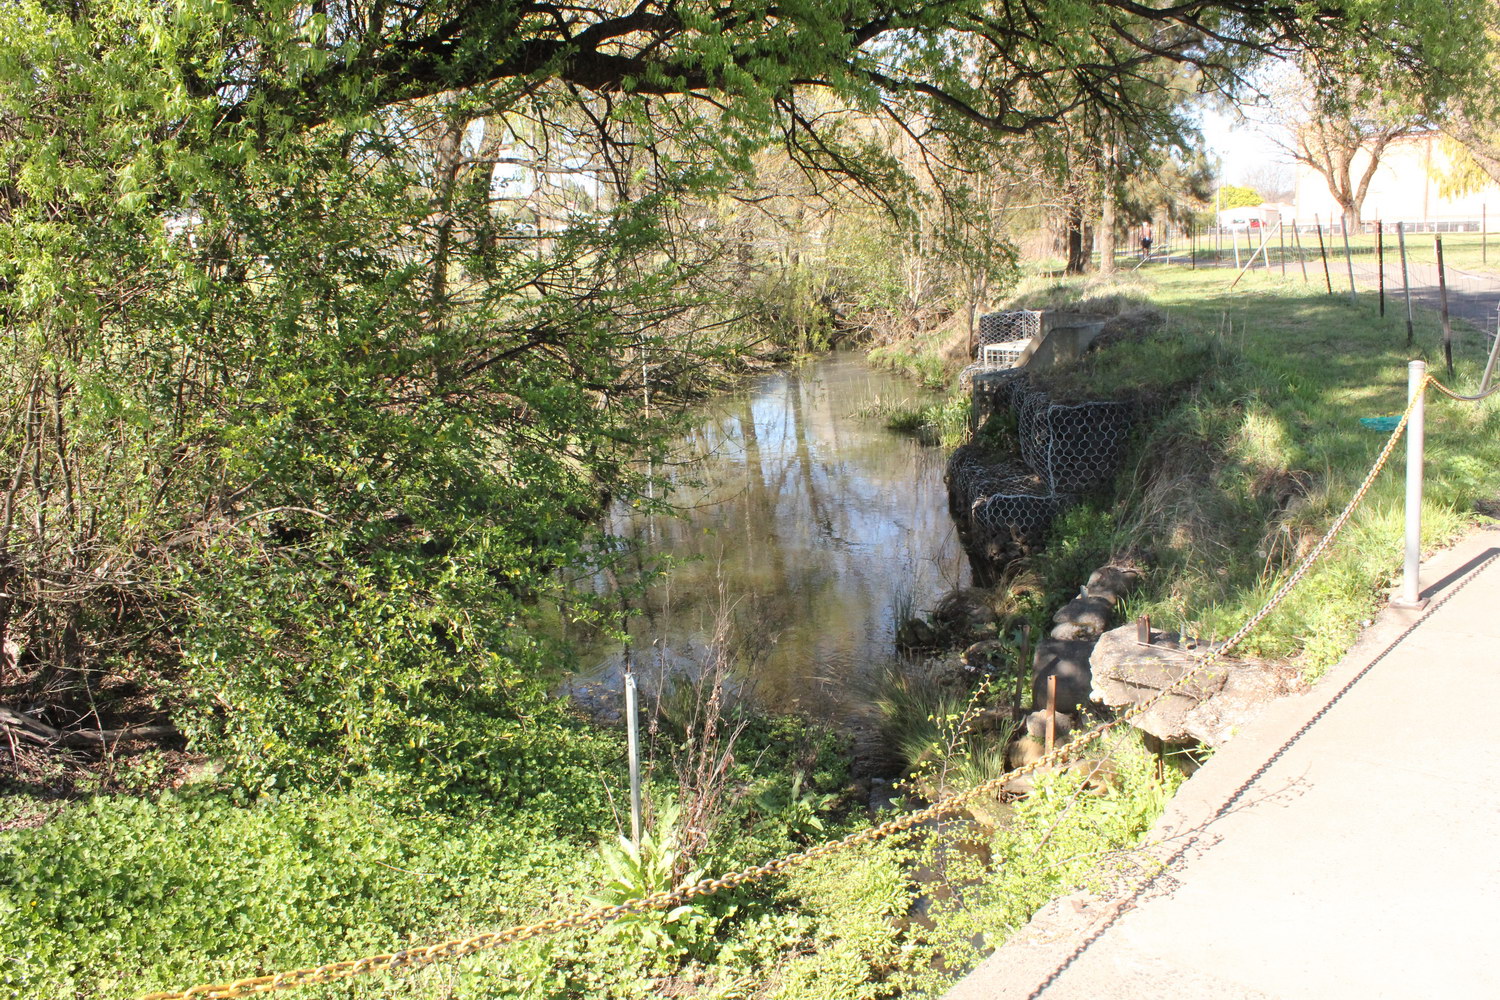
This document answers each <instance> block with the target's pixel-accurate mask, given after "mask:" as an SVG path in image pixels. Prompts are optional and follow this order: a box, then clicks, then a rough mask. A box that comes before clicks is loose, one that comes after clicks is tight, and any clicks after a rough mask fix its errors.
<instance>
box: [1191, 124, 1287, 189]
mask: <svg viewBox="0 0 1500 1000" xmlns="http://www.w3.org/2000/svg"><path fill="white" fill-rule="evenodd" d="M1202 122H1203V140H1204V143H1205V145H1206V146H1207V148H1208V154H1209V157H1210V159H1212V158H1214V157H1218V160H1219V175H1220V177H1221V178H1222V179H1223V181H1224V183H1226V184H1244V183H1245V182H1246V181H1248V180H1250V179H1251V178H1252V177H1253V176H1254V175H1255V174H1256V173H1257V172H1259V171H1262V170H1264V169H1265V167H1266V166H1267V165H1268V164H1278V163H1290V160H1291V158H1290V157H1289V156H1288V155H1287V154H1286V151H1285V150H1283V149H1281V148H1280V147H1278V146H1277V145H1276V144H1275V143H1274V142H1272V141H1271V139H1270V137H1269V136H1268V135H1267V131H1266V127H1265V126H1262V125H1257V124H1256V123H1255V122H1253V121H1247V120H1245V119H1242V118H1239V117H1238V116H1237V115H1236V114H1235V112H1233V111H1232V110H1217V109H1212V108H1210V109H1207V110H1205V111H1204V112H1203V117H1202ZM1288 169H1290V168H1288Z"/></svg>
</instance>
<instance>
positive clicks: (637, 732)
mask: <svg viewBox="0 0 1500 1000" xmlns="http://www.w3.org/2000/svg"><path fill="white" fill-rule="evenodd" d="M625 737H626V741H627V743H628V744H629V748H630V840H631V843H633V844H635V845H636V846H637V847H639V846H640V843H641V718H640V710H639V709H638V708H637V707H636V688H635V674H634V673H629V672H627V673H626V674H625Z"/></svg>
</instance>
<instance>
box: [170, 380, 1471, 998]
mask: <svg viewBox="0 0 1500 1000" xmlns="http://www.w3.org/2000/svg"><path fill="white" fill-rule="evenodd" d="M1429 383H1430V384H1437V382H1436V379H1434V378H1433V377H1432V376H1431V375H1429V376H1427V377H1426V380H1425V381H1424V382H1423V384H1422V385H1421V386H1418V389H1417V392H1416V393H1415V394H1414V395H1413V396H1412V401H1411V402H1410V403H1409V404H1408V405H1407V408H1406V412H1405V413H1403V414H1402V415H1401V421H1400V423H1398V424H1397V425H1396V429H1395V430H1394V431H1392V432H1391V436H1390V438H1389V439H1387V441H1386V443H1385V447H1384V448H1383V449H1382V450H1381V452H1380V456H1379V457H1378V458H1377V459H1376V460H1375V464H1374V465H1373V466H1372V467H1371V469H1370V472H1369V474H1368V475H1366V476H1365V479H1364V482H1362V483H1361V484H1360V486H1359V489H1358V490H1356V491H1355V494H1354V497H1353V498H1352V499H1351V500H1350V501H1349V503H1348V504H1347V505H1346V506H1345V507H1344V509H1343V510H1342V511H1341V512H1340V513H1339V515H1338V517H1336V518H1334V520H1333V524H1332V525H1331V526H1330V527H1329V529H1328V531H1327V532H1326V533H1325V534H1324V535H1323V537H1322V539H1320V540H1319V542H1318V544H1317V545H1315V546H1314V547H1313V549H1312V551H1311V552H1309V553H1308V554H1307V555H1306V556H1305V557H1303V559H1302V561H1301V562H1300V563H1298V565H1297V568H1296V569H1294V570H1293V571H1292V574H1291V576H1289V577H1288V578H1287V580H1286V582H1285V583H1283V584H1282V585H1281V586H1280V587H1279V588H1278V589H1277V590H1276V593H1275V594H1273V595H1271V598H1270V599H1269V600H1268V601H1266V603H1265V604H1264V605H1262V606H1261V608H1260V610H1259V611H1257V612H1256V613H1255V614H1254V615H1252V616H1251V617H1250V619H1249V620H1248V621H1247V622H1245V624H1244V625H1243V626H1241V627H1240V629H1239V631H1237V632H1235V633H1234V634H1233V635H1232V636H1230V637H1229V638H1228V639H1226V640H1224V642H1223V643H1222V644H1220V645H1218V646H1217V647H1215V648H1214V649H1212V650H1211V651H1210V652H1209V653H1208V654H1207V655H1206V656H1204V657H1203V658H1202V659H1200V660H1199V661H1198V664H1197V665H1196V666H1195V667H1193V668H1192V669H1191V670H1188V671H1186V672H1185V673H1183V674H1182V675H1181V676H1180V677H1178V678H1177V679H1176V680H1175V681H1173V682H1172V683H1171V684H1168V685H1167V686H1166V687H1164V688H1162V689H1161V690H1160V691H1158V692H1157V693H1156V694H1154V695H1152V696H1151V697H1150V698H1148V699H1147V700H1145V701H1143V702H1141V703H1139V704H1137V705H1134V706H1132V707H1131V708H1129V709H1127V710H1126V711H1124V712H1122V713H1121V714H1120V715H1118V716H1116V717H1115V718H1114V719H1113V720H1111V721H1109V722H1106V723H1104V724H1102V725H1100V726H1096V727H1095V728H1093V729H1090V730H1088V731H1087V732H1085V733H1083V734H1081V735H1080V736H1078V737H1077V738H1075V739H1074V740H1072V741H1071V742H1069V743H1066V744H1064V745H1062V746H1060V747H1057V748H1056V749H1055V750H1053V751H1052V752H1051V753H1049V754H1044V755H1043V756H1041V757H1039V758H1037V759H1036V760H1034V761H1032V762H1031V763H1029V764H1025V765H1023V766H1021V767H1018V768H1016V769H1015V770H1012V771H1007V772H1006V773H1005V774H1002V775H1000V776H998V777H995V778H991V779H989V780H988V781H984V782H982V783H980V784H978V785H975V786H974V787H973V788H970V789H967V790H965V791H962V792H957V793H955V794H953V795H950V796H948V797H947V798H944V799H941V800H939V801H937V802H935V803H933V804H932V805H930V806H928V807H926V808H925V809H918V810H917V811H915V812H910V813H907V814H906V815H904V816H898V817H896V818H895V819H892V820H888V821H887V822H885V823H881V824H880V825H879V826H874V827H870V828H869V829H866V830H861V831H858V832H856V833H851V834H850V835H849V836H847V837H844V838H842V839H841V840H833V841H827V842H825V843H822V844H818V845H816V846H813V847H809V848H807V849H806V850H803V851H798V852H797V853H795V854H789V855H786V856H784V857H780V858H777V859H775V860H774V861H768V862H766V863H765V864H762V865H754V866H752V867H749V868H742V869H740V870H739V871H735V872H730V873H729V874H727V875H722V876H720V877H719V878H709V879H703V880H702V881H700V882H695V883H693V884H692V885H685V886H679V887H678V888H676V889H669V890H663V891H661V892H655V893H652V894H651V895H648V896H644V897H642V898H641V899H635V900H631V901H630V902H627V903H621V904H619V905H618V906H601V907H597V908H595V909H590V910H578V911H575V912H573V913H569V914H565V915H563V916H559V917H552V918H550V919H547V920H542V921H538V922H537V923H533V924H524V925H521V926H517V927H511V928H508V929H506V930H501V931H491V932H489V933H485V934H476V935H474V936H473V937H467V938H455V939H453V940H450V941H442V942H439V943H437V944H431V945H426V946H424V947H419V948H409V949H407V950H405V951H398V952H392V953H389V954H379V955H369V956H367V957H365V958H360V959H352V960H349V961H344V962H332V963H329V964H327V965H320V966H316V967H313V968H306V969H293V970H291V971H288V972H280V973H277V974H275V975H270V976H253V977H251V978H248V979H237V980H235V981H234V982H230V983H222V984H219V985H203V986H194V987H191V988H189V989H186V990H180V991H173V992H166V993H152V994H150V995H148V996H146V997H145V998H143V1000H228V998H232V997H243V996H250V995H252V994H255V993H266V992H269V991H271V990H282V989H290V988H292V987H294V986H310V985H312V984H314V983H327V982H333V981H335V980H340V979H349V978H352V977H354V976H359V975H364V974H366V973H371V972H399V971H403V970H406V969H412V968H416V967H418V966H423V965H428V964H430V963H432V962H436V961H440V960H443V959H450V958H460V957H462V956H464V955H472V954H474V953H476V952H480V951H489V950H492V949H495V948H499V947H502V946H504V945H508V944H515V943H516V942H518V941H525V940H528V939H530V938H534V937H540V936H541V935H544V934H552V933H555V932H557V931H563V930H574V929H578V928H583V927H594V926H602V925H604V924H607V923H610V922H612V921H615V920H618V919H620V918H621V917H625V916H629V915H631V914H636V913H645V912H649V911H652V910H662V909H667V908H669V907H673V906H680V905H682V904H683V903H686V902H688V901H689V900H693V899H697V898H699V897H701V896H708V895H712V894H713V893H716V892H720V891H722V890H724V889H733V888H737V887H739V886H742V885H747V884H750V883H752V882H758V881H760V880H761V879H763V878H766V877H767V876H770V875H779V874H781V873H783V872H785V871H787V870H789V869H791V868H794V867H796V866H797V865H800V864H803V863H805V862H808V861H812V860H814V859H816V858H821V857H826V856H828V855H830V854H836V853H839V852H841V851H844V850H848V849H849V848H853V847H858V846H860V845H862V844H868V843H873V842H875V841H877V840H883V839H884V838H886V837H889V836H891V835H892V834H895V833H901V832H903V831H905V830H910V829H911V828H912V827H915V826H919V825H921V824H922V823H926V822H928V821H930V820H935V819H941V818H942V817H944V816H950V815H952V814H954V813H956V812H959V811H961V810H962V809H963V808H964V807H965V806H967V805H968V804H969V803H970V802H973V801H975V800H976V799H979V798H983V797H984V796H987V795H992V794H995V793H998V792H999V791H1001V790H1002V789H1003V788H1004V787H1005V786H1006V785H1008V784H1009V783H1010V782H1012V781H1015V780H1016V779H1017V778H1022V777H1025V776H1026V775H1028V774H1032V773H1035V772H1036V771H1038V770H1041V769H1042V768H1044V767H1052V766H1054V765H1057V764H1060V763H1062V762H1064V761H1067V760H1071V759H1072V758H1073V757H1076V756H1077V755H1078V752H1079V751H1080V750H1082V749H1083V748H1084V747H1087V746H1088V745H1090V744H1092V743H1095V742H1097V741H1098V740H1100V739H1102V738H1103V737H1104V735H1105V734H1106V733H1108V732H1110V731H1111V730H1113V729H1115V728H1117V727H1119V726H1121V725H1124V724H1125V723H1126V722H1129V721H1130V720H1131V719H1135V718H1138V717H1139V716H1141V715H1142V714H1144V713H1145V712H1148V711H1150V710H1151V709H1152V708H1154V707H1155V706H1156V705H1157V704H1158V703H1159V702H1161V701H1162V700H1163V699H1165V698H1168V697H1170V696H1171V695H1172V694H1174V693H1176V692H1177V691H1178V690H1179V689H1181V688H1183V687H1184V686H1186V685H1187V684H1189V683H1191V682H1192V680H1193V679H1194V678H1196V677H1197V676H1199V675H1200V674H1202V673H1203V672H1204V671H1205V670H1207V669H1208V668H1209V667H1210V666H1212V665H1213V664H1214V663H1216V662H1217V661H1218V660H1219V659H1220V658H1221V657H1223V656H1224V654H1225V653H1227V652H1229V651H1230V650H1231V649H1234V648H1235V647H1236V646H1238V645H1239V644H1240V643H1241V642H1243V641H1244V640H1245V638H1246V636H1248V635H1249V634H1250V633H1251V631H1252V630H1254V628H1255V627H1256V626H1257V625H1259V624H1260V623H1261V622H1262V621H1264V620H1265V618H1266V616H1267V615H1269V614H1270V613H1271V612H1272V611H1274V610H1275V609H1276V607H1277V606H1278V605H1280V604H1281V602H1282V601H1283V600H1285V599H1286V596H1287V595H1288V594H1289V593H1291V591H1292V588H1294V587H1295V586H1296V585H1297V584H1298V583H1299V582H1301V580H1302V578H1303V577H1304V576H1306V575H1307V571H1308V570H1309V569H1310V568H1311V567H1312V565H1313V563H1314V562H1316V561H1317V559H1318V557H1320V556H1321V555H1322V554H1323V552H1324V550H1325V549H1327V548H1328V546H1329V545H1330V544H1331V543H1332V542H1333V539H1334V537H1335V536H1336V535H1338V533H1339V531H1340V530H1342V529H1343V527H1344V524H1345V523H1346V522H1347V521H1348V520H1349V518H1350V516H1352V515H1353V513H1354V510H1355V508H1357V507H1358V506H1359V504H1360V503H1361V502H1362V501H1363V500H1364V498H1365V494H1367V493H1368V492H1369V491H1370V487H1371V486H1372V485H1373V484H1374V482H1375V479H1376V477H1377V476H1379V475H1380V472H1381V470H1382V469H1384V468H1385V465H1386V462H1387V461H1389V459H1390V457H1391V453H1392V452H1393V451H1394V450H1395V447H1396V442H1397V441H1398V440H1399V439H1400V437H1401V435H1402V433H1403V432H1405V430H1406V425H1407V423H1408V421H1410V419H1411V414H1412V410H1413V409H1414V408H1415V405H1416V401H1417V400H1418V399H1420V398H1421V395H1422V390H1423V389H1424V388H1425V387H1426V385H1427V384H1429ZM1438 387H1439V388H1440V389H1441V388H1442V386H1441V385H1439V386H1438ZM1445 391H1446V390H1445Z"/></svg>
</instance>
